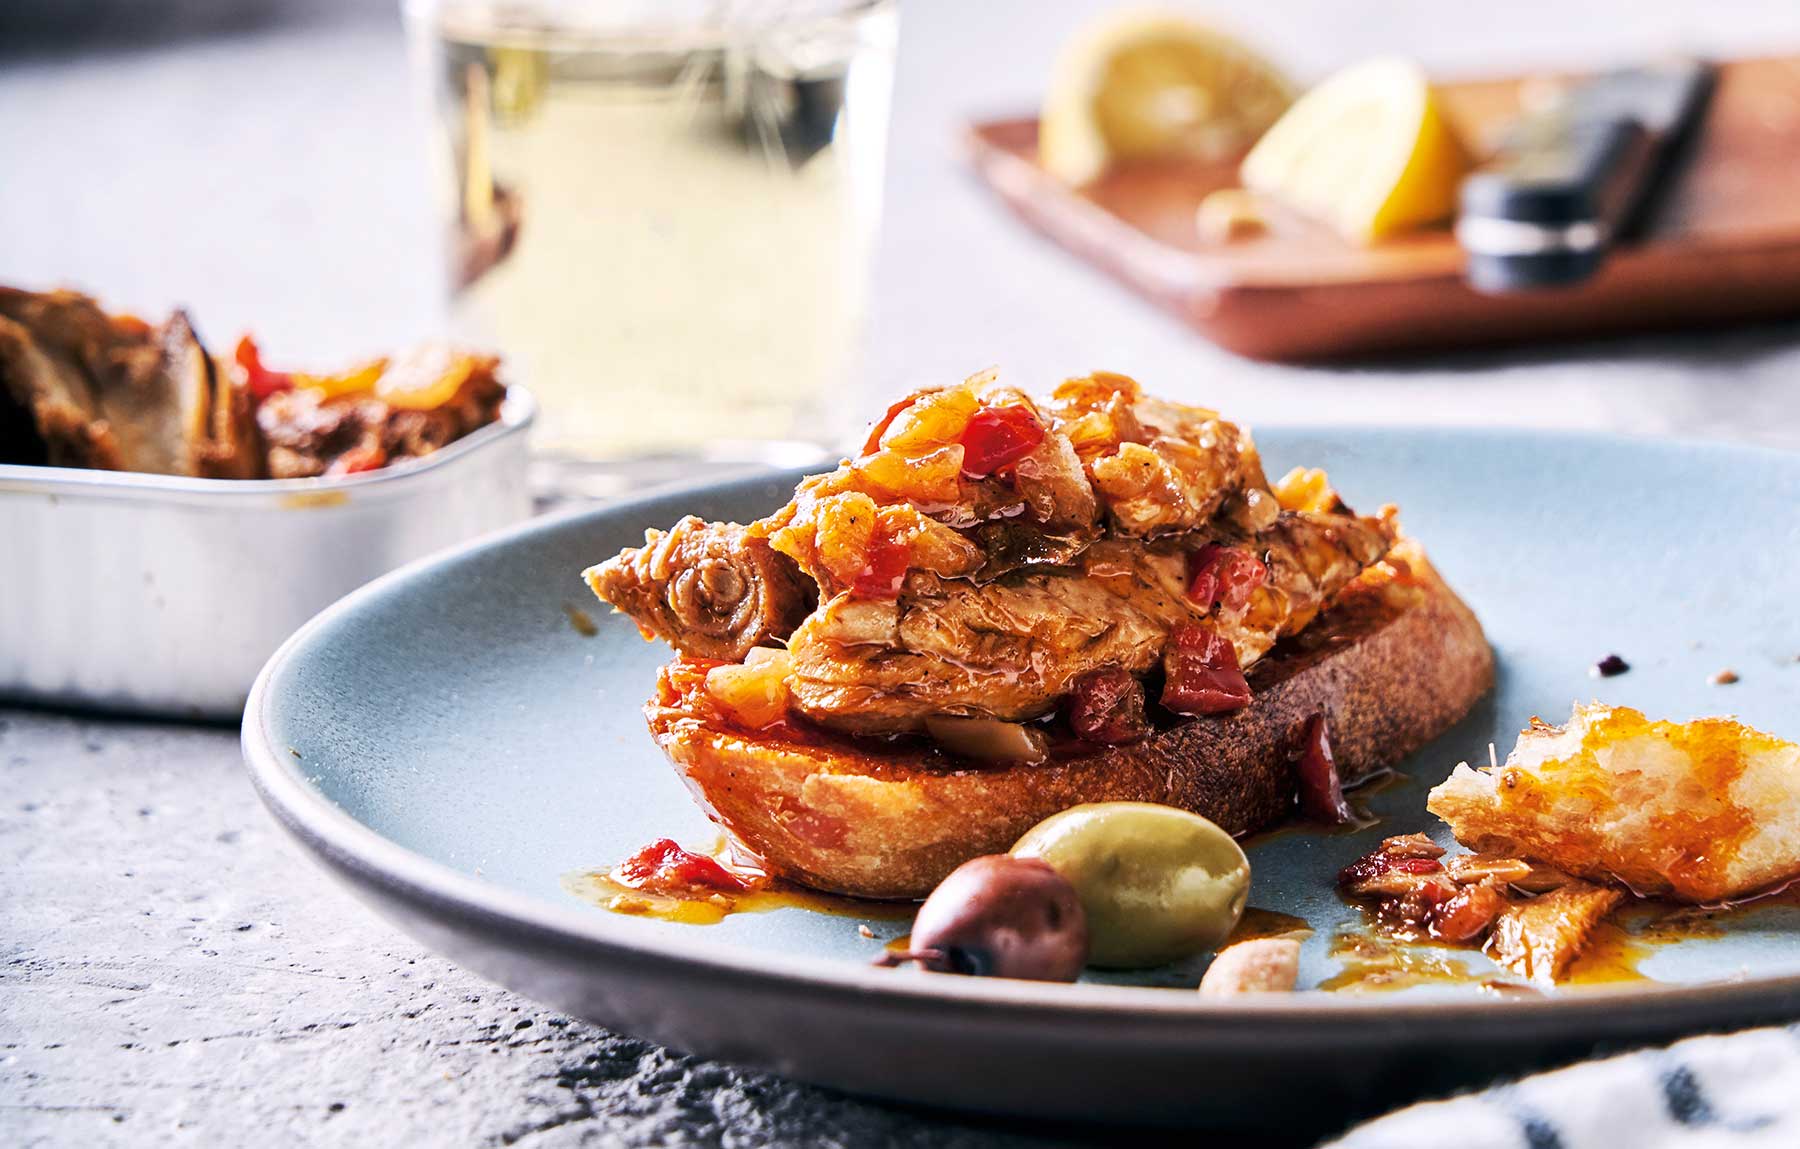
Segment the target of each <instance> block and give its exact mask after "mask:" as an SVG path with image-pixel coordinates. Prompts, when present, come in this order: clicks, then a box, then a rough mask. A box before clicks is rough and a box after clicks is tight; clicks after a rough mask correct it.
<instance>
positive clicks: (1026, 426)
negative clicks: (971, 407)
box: [961, 404, 1046, 479]
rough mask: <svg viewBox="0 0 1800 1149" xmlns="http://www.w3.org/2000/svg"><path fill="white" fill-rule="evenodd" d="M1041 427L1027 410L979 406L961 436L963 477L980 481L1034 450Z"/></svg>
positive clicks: (1043, 431)
mask: <svg viewBox="0 0 1800 1149" xmlns="http://www.w3.org/2000/svg"><path fill="white" fill-rule="evenodd" d="M1045 434H1046V432H1045V430H1044V425H1043V424H1042V423H1040V422H1039V421H1038V417H1037V416H1036V415H1035V414H1033V413H1032V411H1031V409H1030V408H1029V407H1022V406H1019V405H1017V404H1008V405H1006V406H1003V407H983V408H982V409H981V410H979V411H977V412H975V415H974V417H973V418H971V419H970V420H969V425H968V427H967V428H966V429H965V430H964V431H963V433H962V440H961V442H962V449H963V465H962V470H963V474H964V475H966V476H967V477H969V478H971V479H983V478H986V477H987V476H989V475H991V474H993V473H994V472H995V471H998V470H1002V469H1004V468H1006V467H1010V466H1012V465H1013V464H1014V463H1016V462H1018V461H1019V460H1020V459H1023V458H1024V457H1025V456H1027V455H1029V454H1031V453H1032V452H1033V451H1035V450H1037V445H1038V444H1039V443H1042V442H1043V441H1044V435H1045Z"/></svg>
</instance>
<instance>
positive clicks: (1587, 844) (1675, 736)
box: [1426, 703, 1800, 903]
mask: <svg viewBox="0 0 1800 1149" xmlns="http://www.w3.org/2000/svg"><path fill="white" fill-rule="evenodd" d="M1426 808H1427V809H1429V810H1430V811H1431V812H1432V813H1433V814H1436V815H1437V816H1438V817H1440V818H1442V819H1444V821H1446V822H1448V823H1449V824H1450V828H1451V830H1452V832H1454V833H1455V835H1456V838H1457V840H1458V841H1460V842H1462V843H1463V844H1464V845H1466V846H1468V847H1470V848H1471V849H1474V850H1479V851H1482V852H1484V853H1497V854H1509V855H1515V856H1520V857H1525V858H1530V859H1533V860H1536V861H1542V862H1546V863H1548V864H1550V865H1552V866H1555V867H1557V868H1559V869H1562V870H1566V871H1568V872H1569V873H1572V874H1579V875H1581V876H1582V877H1586V878H1590V879H1593V880H1595V881H1609V880H1616V881H1618V882H1620V883H1622V884H1624V885H1626V886H1628V887H1630V888H1631V889H1632V890H1633V891H1635V892H1636V893H1638V894H1640V895H1643V896H1647V897H1648V896H1666V897H1671V898H1675V899H1677V900H1680V901H1685V902H1697V903H1712V902H1720V901H1726V900H1729V899H1733V898H1741V897H1745V896H1747V895H1750V894H1754V893H1757V892H1760V891H1763V890H1766V889H1769V888H1770V887H1773V886H1777V885H1780V884H1781V883H1784V882H1788V881H1791V880H1793V879H1794V878H1796V877H1800V745H1795V744H1794V743H1791V742H1784V741H1782V740H1781V739H1779V738H1775V737H1773V736H1771V735H1768V734H1764V733H1761V732H1760V731H1757V730H1752V729H1751V728H1749V727H1747V726H1744V725H1743V724H1741V723H1738V722H1735V721H1732V720H1731V719H1727V718H1702V719H1699V720H1697V721H1694V722H1685V723H1681V722H1666V721H1651V720H1650V719H1648V718H1646V717H1645V716H1644V715H1643V714H1641V713H1640V712H1638V711H1636V710H1632V709H1629V708H1627V707H1611V706H1603V705H1600V704H1597V703H1596V704H1593V705H1588V706H1577V707H1576V708H1575V712H1574V714H1573V715H1572V716H1571V717H1570V719H1569V722H1568V724H1567V725H1566V726H1552V725H1550V724H1548V723H1545V722H1541V721H1539V720H1537V719H1533V720H1532V724H1531V726H1530V727H1529V728H1528V729H1527V730H1525V731H1524V733H1523V734H1521V735H1520V737H1519V742H1518V745H1517V746H1516V747H1515V748H1514V749H1513V752H1512V753H1511V754H1510V755H1508V756H1507V759H1506V763H1505V764H1504V765H1502V766H1499V767H1482V768H1480V769H1471V768H1470V767H1469V766H1468V765H1467V764H1464V765H1460V766H1458V767H1457V768H1456V770H1455V772H1454V773H1452V774H1451V775H1450V777H1449V778H1448V779H1447V780H1445V781H1444V783H1443V784H1442V785H1440V786H1438V787H1437V788H1436V789H1434V790H1432V791H1431V795H1430V798H1429V800H1428V802H1427V804H1426Z"/></svg>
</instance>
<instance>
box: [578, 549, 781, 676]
mask: <svg viewBox="0 0 1800 1149" xmlns="http://www.w3.org/2000/svg"><path fill="white" fill-rule="evenodd" d="M582 578H584V579H585V580H586V581H587V584H588V586H589V587H590V588H591V589H592V590H593V592H594V593H595V594H596V595H598V596H599V597H600V599H601V600H602V601H603V602H607V603H610V604H612V606H613V607H614V608H615V609H616V610H618V611H620V612H621V613H623V614H626V615H629V616H630V617H631V619H632V621H634V622H636V623H637V624H638V629H639V630H641V631H643V633H644V637H645V638H647V639H650V638H660V639H662V640H663V641H664V642H667V643H668V644H669V645H670V646H672V647H674V648H675V649H676V650H677V651H679V652H681V653H682V654H683V655H686V656H689V657H694V658H713V659H720V660H722V661H726V662H740V661H742V660H743V658H744V656H745V655H746V654H748V653H749V652H750V650H751V649H753V648H755V647H758V646H765V645H769V644H772V643H777V642H780V641H781V640H783V639H785V638H787V636H788V635H789V634H790V633H792V631H793V629H794V628H795V627H796V626H798V625H799V624H800V621H801V620H802V619H804V618H805V617H806V615H807V613H808V612H810V611H811V610H812V607H813V602H814V597H813V596H814V589H813V584H812V583H811V582H810V581H809V580H807V579H806V578H805V577H804V576H803V575H801V574H800V572H799V570H798V568H796V567H795V566H794V564H793V563H792V562H791V561H790V560H788V559H787V558H785V557H784V556H782V555H780V554H777V553H776V552H775V551H773V550H771V549H770V547H769V545H768V542H767V541H766V540H764V539H761V538H756V537H753V536H751V535H749V534H747V533H746V532H745V530H744V528H743V527H742V526H740V525H738V524H736V523H706V522H702V521H701V520H700V519H697V518H695V517H694V516H692V515H689V516H688V517H686V518H684V519H682V520H681V521H680V522H678V523H676V524H675V525H674V526H673V527H671V528H669V530H667V531H658V530H651V531H646V532H645V534H644V545H643V546H641V547H628V548H626V549H625V550H623V551H621V552H620V553H619V554H618V555H617V556H616V557H614V558H611V559H608V560H607V561H606V562H603V563H600V564H598V565H597V566H592V567H589V568H588V569H587V570H586V571H584V572H582Z"/></svg>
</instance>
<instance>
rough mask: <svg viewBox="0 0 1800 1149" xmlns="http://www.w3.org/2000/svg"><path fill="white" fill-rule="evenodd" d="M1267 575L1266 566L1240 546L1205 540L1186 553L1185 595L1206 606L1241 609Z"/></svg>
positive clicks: (1232, 609) (1230, 609) (1208, 608)
mask: <svg viewBox="0 0 1800 1149" xmlns="http://www.w3.org/2000/svg"><path fill="white" fill-rule="evenodd" d="M1268 577H1269V568H1268V567H1266V566H1264V565H1263V564H1262V562H1261V561H1260V560H1259V559H1258V558H1257V557H1256V556H1255V555H1253V554H1251V553H1250V552H1249V551H1247V550H1245V549H1244V548H1242V547H1226V546H1220V545H1219V544H1218V543H1207V544H1206V545H1205V546H1203V547H1201V548H1200V549H1199V550H1197V551H1195V552H1193V553H1192V554H1191V555H1189V556H1188V598H1190V599H1192V600H1193V601H1194V602H1196V603H1199V604H1200V606H1201V607H1202V608H1204V609H1206V610H1211V609H1212V608H1213V607H1214V606H1223V607H1224V608H1225V609H1226V610H1228V611H1231V612H1232V613H1234V614H1235V613H1236V612H1238V611H1240V610H1243V609H1244V607H1246V606H1248V605H1249V604H1250V595H1251V593H1252V592H1253V591H1255V590H1256V588H1257V587H1259V586H1261V585H1262V584H1263V580H1264V579H1266V578H1268Z"/></svg>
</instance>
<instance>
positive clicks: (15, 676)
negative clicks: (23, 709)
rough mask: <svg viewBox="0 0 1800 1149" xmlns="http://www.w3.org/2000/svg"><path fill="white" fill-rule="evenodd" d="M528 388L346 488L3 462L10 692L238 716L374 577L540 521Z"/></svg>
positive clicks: (0, 672)
mask: <svg viewBox="0 0 1800 1149" xmlns="http://www.w3.org/2000/svg"><path fill="white" fill-rule="evenodd" d="M536 413H537V407H536V404H535V403H534V402H533V400H532V398H531V396H530V395H529V394H528V393H527V392H526V391H524V390H523V389H522V388H519V387H516V386H514V387H511V388H510V389H509V391H508V394H507V398H506V403H505V405H504V406H503V407H502V409H501V416H500V419H499V420H498V421H497V422H495V423H492V424H490V425H488V426H486V427H483V428H481V429H480V430H478V431H475V432H473V433H472V434H470V435H468V436H465V437H464V438H462V439H459V440H458V441H456V442H454V443H452V444H450V445H449V446H447V447H445V448H444V449H442V450H440V451H438V452H436V453H434V454H432V455H429V456H427V457H426V458H424V459H420V460H418V461H417V462H414V463H410V464H407V465H405V466H401V467H394V468H391V469H387V470H381V471H374V472H371V473H369V474H366V475H353V476H349V477H345V478H341V479H257V480H241V481H239V480H220V479H189V478H182V477H178V476H170V475H143V474H133V473H126V472H118V471H86V470H75V469H70V468H63V467H22V466H4V465H0V698H6V699H14V700H24V701H29V702H37V703H47V704H53V705H63V706H82V707H92V708H99V709H106V710H120V711H132V712H137V713H143V714H160V715H169V716H177V717H185V718H214V719H230V720H235V719H236V718H237V717H238V716H239V715H240V714H241V713H242V711H243V707H244V699H245V698H246V697H247V696H248V694H249V692H250V684H251V682H253V681H254V680H255V678H256V672H257V671H258V670H259V669H261V667H262V664H263V663H264V662H266V661H267V660H268V658H269V656H270V655H271V654H273V653H274V652H275V648H276V647H278V646H280V645H281V643H282V641H283V640H284V639H286V638H287V636H288V635H289V634H291V633H292V632H293V631H294V630H296V629H298V628H299V626H300V624H301V623H303V622H305V621H306V620H307V619H309V618H311V617H312V616H313V615H314V614H317V613H318V612H319V611H320V610H322V609H324V608H325V607H326V606H328V605H329V604H331V603H332V602H334V601H336V600H337V599H339V598H341V597H343V596H344V595H346V594H348V593H349V592H350V591H352V590H355V589H356V588H357V587H359V586H361V585H362V584H363V583H366V582H368V581H369V580H370V579H373V578H375V577H376V576H378V575H381V574H385V573H386V572H388V571H390V570H393V569H394V568H395V567H397V566H400V565H401V564H403V563H406V562H409V561H411V560H412V559H415V558H418V557H420V556H421V555H425V554H429V553H430V552H432V551H435V550H439V549H441V548H443V547H447V546H449V545H451V544H453V543H458V542H462V541H464V540H466V539H469V538H473V537H474V536H476V535H479V534H483V533H485V532H487V531H491V530H494V529H495V528H497V527H501V526H505V525H506V524H508V523H512V522H516V521H518V520H520V519H523V518H525V517H526V516H528V515H529V514H530V513H531V491H530V486H529V482H528V478H529V476H528V459H527V456H526V450H525V448H526V433H525V432H526V428H527V427H528V426H529V425H530V423H531V421H532V419H533V418H534V417H535V415H536Z"/></svg>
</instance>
